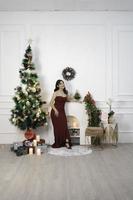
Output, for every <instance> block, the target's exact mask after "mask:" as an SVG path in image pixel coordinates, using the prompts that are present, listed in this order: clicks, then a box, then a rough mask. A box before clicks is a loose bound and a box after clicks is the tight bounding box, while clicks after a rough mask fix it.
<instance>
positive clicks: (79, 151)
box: [48, 145, 92, 156]
mask: <svg viewBox="0 0 133 200" xmlns="http://www.w3.org/2000/svg"><path fill="white" fill-rule="evenodd" d="M90 153H92V150H91V149H88V147H85V146H80V145H77V146H72V149H67V148H66V147H61V148H52V147H49V148H48V154H51V155H57V156H82V155H87V154H90Z"/></svg>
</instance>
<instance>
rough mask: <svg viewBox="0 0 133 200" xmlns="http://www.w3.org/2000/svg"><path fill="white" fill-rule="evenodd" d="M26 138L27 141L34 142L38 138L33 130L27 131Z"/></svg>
mask: <svg viewBox="0 0 133 200" xmlns="http://www.w3.org/2000/svg"><path fill="white" fill-rule="evenodd" d="M24 136H25V138H26V139H27V140H33V139H35V138H36V134H35V133H34V132H33V130H32V129H27V131H26V132H25V134H24Z"/></svg>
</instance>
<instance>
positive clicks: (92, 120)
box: [83, 92, 101, 127]
mask: <svg viewBox="0 0 133 200" xmlns="http://www.w3.org/2000/svg"><path fill="white" fill-rule="evenodd" d="M83 101H84V102H85V109H86V111H87V114H88V126H93V127H98V126H100V122H101V118H100V115H101V110H100V109H98V108H97V107H96V103H95V101H94V99H93V98H92V96H91V94H90V93H89V92H88V94H87V95H86V96H85V97H84V100H83Z"/></svg>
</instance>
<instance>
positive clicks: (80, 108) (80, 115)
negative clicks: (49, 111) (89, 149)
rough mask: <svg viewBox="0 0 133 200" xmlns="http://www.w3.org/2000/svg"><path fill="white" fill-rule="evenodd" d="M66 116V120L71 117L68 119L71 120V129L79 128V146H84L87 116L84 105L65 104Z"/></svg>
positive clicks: (75, 103)
mask: <svg viewBox="0 0 133 200" xmlns="http://www.w3.org/2000/svg"><path fill="white" fill-rule="evenodd" d="M66 115H67V119H68V118H69V116H71V117H70V118H72V119H71V120H72V122H69V123H71V124H70V126H74V127H73V128H79V139H80V145H83V144H85V129H86V127H87V114H86V110H85V105H84V103H82V102H68V103H67V104H66ZM74 118H75V120H74ZM71 120H70V121H71ZM69 123H68V126H69Z"/></svg>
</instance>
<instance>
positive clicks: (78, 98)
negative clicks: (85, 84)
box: [74, 90, 81, 100]
mask: <svg viewBox="0 0 133 200" xmlns="http://www.w3.org/2000/svg"><path fill="white" fill-rule="evenodd" d="M74 99H76V100H80V99H81V95H80V93H79V92H78V90H76V92H75V94H74Z"/></svg>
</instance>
